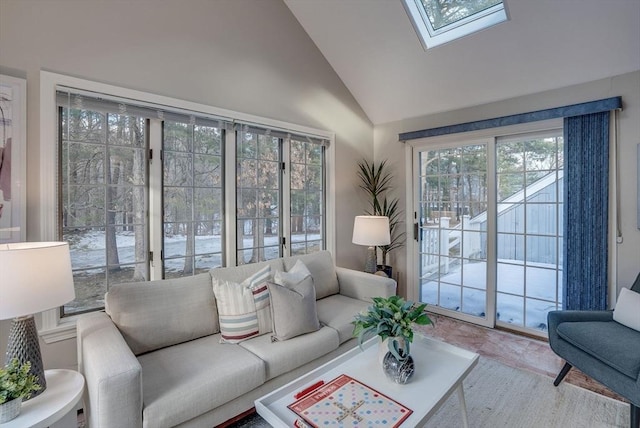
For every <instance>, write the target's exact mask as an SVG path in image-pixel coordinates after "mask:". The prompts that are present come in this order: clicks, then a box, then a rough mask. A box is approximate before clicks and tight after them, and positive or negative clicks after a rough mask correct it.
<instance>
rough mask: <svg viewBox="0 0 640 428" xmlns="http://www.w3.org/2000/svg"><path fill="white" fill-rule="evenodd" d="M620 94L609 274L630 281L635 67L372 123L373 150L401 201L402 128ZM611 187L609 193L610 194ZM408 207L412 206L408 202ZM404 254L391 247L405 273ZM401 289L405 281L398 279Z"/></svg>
mask: <svg viewBox="0 0 640 428" xmlns="http://www.w3.org/2000/svg"><path fill="white" fill-rule="evenodd" d="M614 96H622V102H623V111H621V112H620V113H619V119H620V120H619V129H618V131H619V134H618V136H619V149H620V154H619V159H620V161H619V162H620V163H619V165H620V182H621V183H620V194H621V204H620V218H621V225H620V226H621V230H622V234H623V242H622V243H620V244H618V245H616V248H615V250H616V251H617V262H616V267H615V272H614V278H615V276H617V284H618V288H619V287H621V286H627V287H628V286H630V284H631V283H632V282H633V280H634V279H635V277H636V275H638V272H639V271H640V230H638V228H637V223H636V209H637V205H636V195H637V190H636V186H637V178H636V177H637V174H638V171H637V163H636V156H637V154H636V150H637V148H636V147H637V144H639V143H640V71H638V72H634V73H629V74H624V75H621V76H615V77H612V78H608V79H603V80H598V81H595V82H590V83H585V84H581V85H575V86H570V87H566V88H560V89H556V90H553V91H547V92H542V93H538V94H534V95H528V96H523V97H518V98H512V99H509V100H505V101H500V102H495V103H490V104H486V105H481V106H477V107H470V108H466V109H462V110H455V111H450V112H444V113H439V114H435V115H430V116H424V117H417V118H412V119H406V120H402V121H398V122H392V123H387V124H384V125H379V126H376V127H375V129H374V153H375V159H376V161H381V160H383V159H387V160H388V161H389V162H390V163H391V164H393V165H394V166H396V168H397V169H396V176H395V183H394V184H395V186H396V187H397V192H398V193H397V196H399V197H400V198H401V199H402V203H403V205H404V206H407V205H406V204H407V203H409V204H410V203H411V201H406V198H405V191H406V183H405V174H406V168H405V151H404V149H405V145H404V144H403V143H400V142H399V141H398V134H399V133H401V132H408V131H416V130H420V129H427V128H434V127H438V126H444V125H452V124H456V123H465V122H471V121H475V120H481V119H489V118H495V117H500V116H507V115H510V114H515V113H525V112H530V111H536V110H541V109H545V108H552V107H560V106H564V105H570V104H575V103H580V102H586V101H593V100H598V99H603V98H609V97H614ZM614 197H615V195H614V194H613V193H612V194H611V195H610V198H614ZM408 208H409V209H411V207H410V206H409V207H408ZM406 262H407V257H406V254H405V253H404V252H403V251H402V250H401V251H396V252H395V254H394V261H393V265H394V266H396V267H397V268H398V269H399V270H400V271H401V272H402V273H401V277H403V278H407V272H406ZM400 285H401V286H402V292H403V293H406V289H405V286H406V282H404V283H402V284H400Z"/></svg>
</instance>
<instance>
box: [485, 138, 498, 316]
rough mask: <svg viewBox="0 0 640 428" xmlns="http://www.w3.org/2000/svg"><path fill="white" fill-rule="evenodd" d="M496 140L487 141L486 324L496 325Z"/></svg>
mask: <svg viewBox="0 0 640 428" xmlns="http://www.w3.org/2000/svg"><path fill="white" fill-rule="evenodd" d="M496 156H497V153H496V138H495V137H494V138H490V139H488V141H487V301H486V306H487V312H486V315H487V322H488V324H489V326H490V327H495V325H496V306H497V302H496V299H497V293H496V289H497V284H498V282H497V279H498V263H497V262H498V245H497V241H498V239H497V236H498V231H497V229H498V203H497V201H498V184H497V174H496V169H497V167H496V163H497V159H496Z"/></svg>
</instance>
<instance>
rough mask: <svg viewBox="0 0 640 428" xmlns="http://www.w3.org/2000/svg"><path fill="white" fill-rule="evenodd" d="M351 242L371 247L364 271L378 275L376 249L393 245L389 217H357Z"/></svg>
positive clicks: (368, 250)
mask: <svg viewBox="0 0 640 428" xmlns="http://www.w3.org/2000/svg"><path fill="white" fill-rule="evenodd" d="M351 242H353V243H354V244H358V245H367V246H368V247H369V248H368V249H367V260H366V262H365V265H364V271H365V272H369V273H376V270H377V268H378V260H377V253H376V247H377V246H378V245H388V244H389V243H391V235H390V232H389V217H384V216H377V215H359V216H356V218H355V220H354V222H353V238H352V240H351Z"/></svg>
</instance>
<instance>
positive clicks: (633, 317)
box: [613, 288, 640, 331]
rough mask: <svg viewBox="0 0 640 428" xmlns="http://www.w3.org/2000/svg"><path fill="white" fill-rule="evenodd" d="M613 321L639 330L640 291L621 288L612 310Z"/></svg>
mask: <svg viewBox="0 0 640 428" xmlns="http://www.w3.org/2000/svg"><path fill="white" fill-rule="evenodd" d="M613 319H614V321H617V322H619V323H620V324H622V325H624V326H627V327H629V328H632V329H634V330H636V331H640V293H636V292H634V291H631V290H629V289H626V288H623V289H622V290H621V291H620V295H619V296H618V302H617V303H616V308H615V309H614V310H613Z"/></svg>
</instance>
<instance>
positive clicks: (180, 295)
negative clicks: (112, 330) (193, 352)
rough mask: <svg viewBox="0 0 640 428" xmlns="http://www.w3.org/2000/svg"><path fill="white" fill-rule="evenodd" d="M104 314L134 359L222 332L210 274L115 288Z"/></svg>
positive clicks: (110, 294)
mask: <svg viewBox="0 0 640 428" xmlns="http://www.w3.org/2000/svg"><path fill="white" fill-rule="evenodd" d="M105 310H106V312H107V314H109V316H110V317H111V319H112V320H113V322H114V324H115V325H116V326H117V327H118V329H119V330H120V332H121V333H122V336H123V337H124V339H125V340H126V342H127V344H128V345H129V347H130V348H131V350H132V351H133V353H134V354H135V355H140V354H142V353H145V352H149V351H153V350H155V349H159V348H163V347H165V346H171V345H175V344H177V343H182V342H186V341H189V340H193V339H197V338H199V337H203V336H208V335H210V334H214V333H217V332H219V331H220V328H219V325H218V312H217V310H216V303H215V298H214V296H213V291H212V290H211V277H210V276H209V274H208V273H204V274H200V275H195V276H187V277H183V278H177V279H165V280H158V281H149V282H139V283H130V284H120V285H114V286H112V287H111V288H110V289H109V292H108V293H106V295H105Z"/></svg>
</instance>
